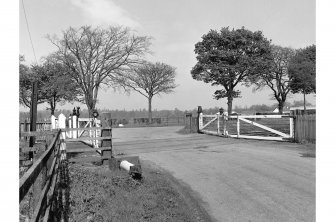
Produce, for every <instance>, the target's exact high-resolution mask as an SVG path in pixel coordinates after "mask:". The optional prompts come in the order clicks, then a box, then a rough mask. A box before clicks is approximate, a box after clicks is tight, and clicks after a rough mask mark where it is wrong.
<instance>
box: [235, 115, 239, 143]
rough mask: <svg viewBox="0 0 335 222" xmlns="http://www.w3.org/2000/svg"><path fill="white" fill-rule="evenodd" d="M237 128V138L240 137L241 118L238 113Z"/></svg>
mask: <svg viewBox="0 0 335 222" xmlns="http://www.w3.org/2000/svg"><path fill="white" fill-rule="evenodd" d="M236 130H237V138H239V137H240V119H239V118H238V115H237V122H236Z"/></svg>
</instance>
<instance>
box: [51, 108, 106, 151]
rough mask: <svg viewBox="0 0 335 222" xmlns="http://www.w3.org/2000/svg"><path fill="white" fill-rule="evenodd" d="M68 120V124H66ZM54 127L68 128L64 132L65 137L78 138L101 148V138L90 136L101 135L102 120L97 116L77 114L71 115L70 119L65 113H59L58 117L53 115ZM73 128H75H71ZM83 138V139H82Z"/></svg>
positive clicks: (52, 123)
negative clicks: (78, 115) (79, 115)
mask: <svg viewBox="0 0 335 222" xmlns="http://www.w3.org/2000/svg"><path fill="white" fill-rule="evenodd" d="M66 121H68V124H66ZM51 127H52V129H66V130H65V131H64V132H62V138H63V139H77V140H79V141H82V142H85V143H87V144H90V145H92V146H93V147H95V148H99V142H98V141H99V139H97V140H92V139H89V140H88V139H87V138H88V137H89V138H97V137H100V135H101V129H99V127H101V121H100V120H98V119H95V118H78V120H77V116H75V115H74V116H70V117H68V120H67V118H66V116H65V115H64V114H62V113H61V114H59V116H58V118H56V117H55V116H51ZM71 129H73V130H71ZM81 138H82V139H81Z"/></svg>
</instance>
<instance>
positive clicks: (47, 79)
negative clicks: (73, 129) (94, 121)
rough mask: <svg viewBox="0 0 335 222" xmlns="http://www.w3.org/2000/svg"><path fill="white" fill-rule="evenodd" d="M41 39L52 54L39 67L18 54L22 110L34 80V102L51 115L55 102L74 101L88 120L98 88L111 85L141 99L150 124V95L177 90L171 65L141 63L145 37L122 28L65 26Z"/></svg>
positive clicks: (147, 42) (146, 47)
mask: <svg viewBox="0 0 335 222" xmlns="http://www.w3.org/2000/svg"><path fill="white" fill-rule="evenodd" d="M47 38H48V39H49V40H50V42H51V43H52V44H53V45H54V46H55V47H56V48H57V50H56V51H55V52H52V53H50V54H49V55H47V56H45V57H44V58H43V60H42V63H41V64H40V65H37V64H34V65H31V66H30V67H29V66H26V65H24V64H23V62H24V57H23V56H21V55H20V104H22V105H24V106H26V107H31V103H32V100H31V94H32V83H34V82H38V88H39V90H38V103H39V104H40V103H45V102H46V103H48V105H49V109H50V110H51V114H54V112H55V110H56V105H57V104H58V103H64V102H74V101H78V102H82V103H84V104H86V106H87V109H88V111H89V116H92V114H93V112H94V110H95V109H96V104H97V103H98V93H99V90H100V89H101V88H102V87H112V88H114V89H120V90H124V91H126V92H130V91H131V90H133V91H136V92H139V93H140V94H141V95H143V96H145V97H147V99H148V110H149V120H150V122H151V117H152V115H151V112H152V105H151V103H152V99H153V97H154V96H155V95H159V94H163V93H170V92H172V91H173V89H174V88H175V87H176V86H177V85H176V84H175V76H176V69H175V68H174V67H172V66H170V65H168V64H165V63H162V62H156V63H152V62H149V61H146V60H145V55H146V54H148V53H150V50H149V46H150V44H151V43H150V41H151V38H150V37H148V36H137V35H135V34H134V32H132V31H131V30H130V29H128V28H124V27H119V26H117V27H113V26H111V27H109V28H106V29H104V28H100V27H95V28H94V27H91V26H82V27H80V28H78V29H75V28H72V27H70V28H69V29H67V30H65V31H64V32H63V33H62V35H61V36H60V37H58V36H56V35H55V36H50V35H49V36H48V37H47Z"/></svg>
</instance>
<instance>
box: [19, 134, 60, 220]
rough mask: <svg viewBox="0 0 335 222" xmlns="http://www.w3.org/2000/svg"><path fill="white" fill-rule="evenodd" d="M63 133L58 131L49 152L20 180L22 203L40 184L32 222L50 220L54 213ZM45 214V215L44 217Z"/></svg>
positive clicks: (31, 218) (48, 149)
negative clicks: (51, 213)
mask: <svg viewBox="0 0 335 222" xmlns="http://www.w3.org/2000/svg"><path fill="white" fill-rule="evenodd" d="M35 134H36V133H35V132H34V133H33V132H30V133H23V136H33V135H35ZM60 135H61V131H60V130H58V131H57V132H56V133H55V135H54V138H53V140H52V142H51V144H49V146H48V148H47V150H46V151H45V152H44V153H43V154H42V155H41V156H40V157H39V158H38V159H37V160H36V161H35V162H34V163H33V165H32V166H31V167H30V168H29V170H28V171H27V172H25V174H24V175H23V176H22V177H21V178H20V188H19V197H20V203H21V201H22V200H24V199H25V197H26V196H27V194H28V193H29V191H30V190H31V189H32V188H34V187H35V185H36V183H38V186H39V188H40V189H39V190H40V192H36V191H35V193H38V194H39V195H38V196H37V202H36V204H34V206H33V207H34V210H33V214H32V216H31V217H30V221H40V220H41V219H42V217H43V221H48V220H49V215H50V212H51V211H52V207H55V206H53V202H54V201H53V200H54V192H55V190H56V189H57V188H56V187H57V183H58V180H59V179H58V178H59V168H60V166H61V164H62V161H61V159H62V158H61V155H62V154H61V147H62V141H61V139H60ZM43 214H44V215H43Z"/></svg>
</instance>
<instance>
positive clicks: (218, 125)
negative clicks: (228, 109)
mask: <svg viewBox="0 0 335 222" xmlns="http://www.w3.org/2000/svg"><path fill="white" fill-rule="evenodd" d="M216 117H217V118H218V124H217V127H218V129H217V133H218V135H220V114H219V113H218V114H216Z"/></svg>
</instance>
